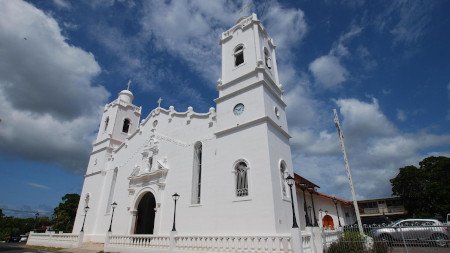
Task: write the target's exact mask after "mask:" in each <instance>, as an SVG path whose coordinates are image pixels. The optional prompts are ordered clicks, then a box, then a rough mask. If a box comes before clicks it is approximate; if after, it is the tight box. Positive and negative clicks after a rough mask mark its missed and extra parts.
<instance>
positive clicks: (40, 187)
mask: <svg viewBox="0 0 450 253" xmlns="http://www.w3.org/2000/svg"><path fill="white" fill-rule="evenodd" d="M27 185H29V186H31V187H34V188H38V189H44V190H50V187H48V186H46V185H43V184H38V183H33V182H28V183H27Z"/></svg>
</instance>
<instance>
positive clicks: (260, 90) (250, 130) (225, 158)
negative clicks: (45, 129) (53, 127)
mask: <svg viewBox="0 0 450 253" xmlns="http://www.w3.org/2000/svg"><path fill="white" fill-rule="evenodd" d="M220 45H221V47H222V74H221V78H220V79H219V81H218V82H217V89H218V97H217V98H216V99H215V102H216V107H215V108H210V109H209V111H208V112H207V113H197V112H195V111H194V110H193V108H192V107H188V109H187V110H186V111H181V112H180V111H176V110H175V108H174V107H173V106H170V107H169V108H168V109H166V108H162V107H161V106H160V105H159V106H158V107H157V108H155V109H153V110H152V111H151V112H150V113H149V115H147V116H146V117H141V116H142V115H141V109H142V108H141V107H138V106H136V105H134V104H133V98H134V96H133V94H132V93H131V92H130V91H129V90H124V91H121V92H120V93H119V96H118V98H117V99H116V100H114V101H112V102H111V103H109V104H107V105H106V106H105V108H104V111H103V116H102V120H101V124H100V129H99V132H98V136H97V139H96V140H95V142H94V144H93V150H92V153H91V156H90V160H89V164H88V167H87V170H86V174H85V180H84V185H83V190H82V193H81V199H80V203H79V206H78V210H77V216H76V220H75V224H74V228H73V232H74V233H78V232H79V231H80V230H81V229H82V227H83V230H84V237H85V239H84V240H85V241H94V242H103V241H104V240H105V235H106V234H107V232H108V229H109V227H110V223H111V218H112V217H111V216H112V213H113V210H114V217H113V219H112V225H111V228H112V233H113V234H123V235H131V234H154V235H168V234H169V233H170V231H171V230H172V227H173V220H174V207H175V203H174V199H173V197H172V195H173V194H175V193H177V194H178V195H179V196H180V197H179V199H178V200H177V202H176V230H177V231H178V233H179V234H186V235H278V234H289V233H290V231H291V226H292V210H291V198H290V193H289V187H288V185H287V184H286V182H285V178H286V176H287V175H288V174H290V175H293V168H292V166H293V165H292V158H291V149H290V144H289V139H290V135H289V131H288V125H287V120H286V112H285V109H286V103H285V101H284V99H283V87H282V85H281V84H280V81H279V78H278V69H277V62H276V53H275V45H274V42H273V40H272V39H271V38H270V36H269V34H268V33H267V31H266V30H265V28H264V27H263V26H262V24H261V23H260V21H259V20H258V19H257V17H256V15H255V14H253V15H251V16H249V17H246V18H241V19H240V20H239V21H238V22H237V23H236V25H234V26H233V27H232V28H231V29H229V30H227V31H225V32H223V33H222V35H221V38H220ZM293 194H294V199H296V191H295V190H294V192H293ZM113 203H116V204H117V206H116V207H115V208H114V209H113V207H112V204H113ZM295 206H296V208H297V205H295ZM86 207H89V208H88V209H87V208H86ZM297 213H298V211H297ZM83 223H84V226H83Z"/></svg>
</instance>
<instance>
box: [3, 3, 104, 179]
mask: <svg viewBox="0 0 450 253" xmlns="http://www.w3.org/2000/svg"><path fill="white" fill-rule="evenodd" d="M0 9H2V15H1V16H0V41H2V43H1V45H0V58H1V59H2V63H1V64H0V108H2V110H1V111H0V118H1V122H0V150H1V151H2V153H3V154H4V155H9V156H17V157H22V158H26V159H31V160H35V161H42V162H53V163H57V164H62V165H65V166H67V167H69V168H72V169H76V170H80V171H81V170H84V167H83V166H84V162H83V161H86V160H87V155H88V152H89V147H90V142H91V138H92V136H90V135H91V134H92V133H93V132H94V131H95V130H96V129H97V125H98V117H99V113H100V111H101V107H102V106H103V104H104V103H105V102H106V99H107V97H108V96H109V93H108V92H107V91H106V90H105V88H104V87H102V86H93V85H92V84H91V80H92V78H94V77H95V76H96V75H97V74H98V73H99V72H100V66H99V65H98V63H97V62H96V61H95V59H94V56H93V55H92V54H90V53H88V52H86V51H84V50H82V49H81V48H78V47H75V46H72V45H69V44H68V43H67V42H66V39H65V38H64V37H63V36H62V35H61V29H60V27H59V25H58V23H57V22H56V21H55V20H54V19H53V18H51V17H49V16H47V15H46V14H44V13H43V12H42V11H41V10H39V9H37V8H35V7H34V6H33V5H31V4H29V3H26V2H23V1H1V2H0Z"/></svg>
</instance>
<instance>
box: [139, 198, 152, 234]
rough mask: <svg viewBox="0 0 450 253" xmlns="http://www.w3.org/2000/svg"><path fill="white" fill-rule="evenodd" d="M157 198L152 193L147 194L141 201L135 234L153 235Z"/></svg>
mask: <svg viewBox="0 0 450 253" xmlns="http://www.w3.org/2000/svg"><path fill="white" fill-rule="evenodd" d="M155 208H156V200H155V196H154V195H153V193H151V192H146V193H144V195H143V196H142V198H141V200H140V201H139V205H138V207H137V215H136V224H135V226H134V227H135V230H134V233H135V234H153V229H154V226H155V213H156V211H155Z"/></svg>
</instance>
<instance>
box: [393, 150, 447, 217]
mask: <svg viewBox="0 0 450 253" xmlns="http://www.w3.org/2000/svg"><path fill="white" fill-rule="evenodd" d="M390 181H391V185H392V193H393V195H397V196H399V197H400V198H401V199H402V201H403V204H404V205H405V208H406V209H407V210H408V212H409V213H410V214H414V215H415V216H416V217H424V218H425V217H433V216H435V215H436V214H438V215H440V216H441V217H445V216H446V214H447V213H448V212H450V184H449V182H450V158H448V157H444V156H439V157H434V156H430V157H427V158H425V159H423V160H422V161H421V162H420V163H419V167H416V166H413V165H410V166H406V167H403V168H400V172H399V173H398V175H397V176H396V177H395V178H393V179H391V180H390Z"/></svg>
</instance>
